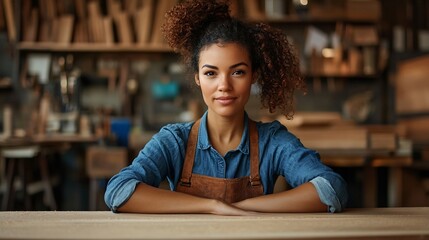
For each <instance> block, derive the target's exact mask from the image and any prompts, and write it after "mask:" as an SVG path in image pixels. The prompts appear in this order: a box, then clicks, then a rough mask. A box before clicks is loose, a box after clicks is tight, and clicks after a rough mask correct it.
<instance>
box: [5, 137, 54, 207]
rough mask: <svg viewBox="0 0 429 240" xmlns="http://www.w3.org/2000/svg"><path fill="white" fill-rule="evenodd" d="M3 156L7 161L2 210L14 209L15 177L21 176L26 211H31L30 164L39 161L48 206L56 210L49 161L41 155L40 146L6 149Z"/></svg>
mask: <svg viewBox="0 0 429 240" xmlns="http://www.w3.org/2000/svg"><path fill="white" fill-rule="evenodd" d="M1 156H2V157H3V158H4V159H5V162H4V163H5V167H7V173H6V179H5V183H6V190H5V194H4V197H3V203H2V210H10V209H12V208H13V204H12V203H13V201H12V200H13V199H14V194H15V177H16V176H17V175H19V177H20V180H21V183H22V191H23V196H24V197H23V199H24V204H25V208H26V210H30V209H31V201H30V197H29V196H28V189H27V188H28V180H29V179H28V164H29V163H30V162H29V161H32V160H34V159H36V158H37V159H38V163H39V168H40V171H41V176H42V184H43V188H44V192H45V194H46V195H45V196H46V197H47V199H48V205H49V207H50V208H51V209H52V210H56V208H57V206H56V202H55V198H54V195H53V192H52V185H51V182H50V177H49V171H48V164H47V159H46V158H45V157H44V156H43V154H41V151H40V148H39V146H36V145H31V146H22V147H21V146H20V147H11V148H4V149H3V150H2V151H1Z"/></svg>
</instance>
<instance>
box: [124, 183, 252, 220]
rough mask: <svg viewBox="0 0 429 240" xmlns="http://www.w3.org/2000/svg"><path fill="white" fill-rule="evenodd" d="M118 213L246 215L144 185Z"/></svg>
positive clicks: (202, 199)
mask: <svg viewBox="0 0 429 240" xmlns="http://www.w3.org/2000/svg"><path fill="white" fill-rule="evenodd" d="M118 211H119V212H134V213H212V214H220V215H246V214H249V213H247V212H246V211H244V210H241V209H238V208H236V207H233V206H230V205H227V204H225V203H223V202H220V201H218V200H214V199H207V198H200V197H195V196H192V195H189V194H185V193H180V192H173V191H169V190H164V189H159V188H155V187H152V186H149V185H147V184H144V183H140V184H138V185H137V187H136V189H135V191H134V193H133V195H132V196H131V197H130V199H128V201H127V202H125V203H124V204H123V205H122V206H121V207H119V208H118Z"/></svg>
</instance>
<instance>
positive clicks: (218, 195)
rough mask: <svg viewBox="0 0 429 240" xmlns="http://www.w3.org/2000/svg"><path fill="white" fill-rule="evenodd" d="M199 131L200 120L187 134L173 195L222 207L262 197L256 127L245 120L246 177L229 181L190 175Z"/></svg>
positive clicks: (250, 121)
mask: <svg viewBox="0 0 429 240" xmlns="http://www.w3.org/2000/svg"><path fill="white" fill-rule="evenodd" d="M199 127H200V120H198V121H196V122H195V123H194V125H193V126H192V129H191V132H190V134H189V138H188V143H187V148H186V157H185V162H184V165H183V169H182V176H181V179H180V181H179V183H178V184H177V187H176V191H177V192H183V193H187V194H191V195H194V196H198V197H204V198H211V199H218V200H221V201H223V202H226V203H234V202H239V201H241V200H244V199H247V198H253V197H257V196H261V195H263V194H264V189H263V186H262V183H261V179H260V177H259V150H258V131H257V129H256V123H255V122H254V121H252V120H249V129H250V176H246V177H241V178H231V179H228V178H216V177H209V176H204V175H199V174H192V168H193V166H194V158H195V149H196V146H197V141H198V129H199Z"/></svg>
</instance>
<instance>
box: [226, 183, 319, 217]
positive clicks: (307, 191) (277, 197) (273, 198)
mask: <svg viewBox="0 0 429 240" xmlns="http://www.w3.org/2000/svg"><path fill="white" fill-rule="evenodd" d="M233 205H234V206H236V207H238V208H240V209H243V210H246V211H255V212H276V213H280V212H326V209H327V206H326V205H325V204H323V203H322V201H321V200H320V198H319V195H318V193H317V190H316V188H315V187H314V185H313V184H312V183H310V182H308V183H304V184H302V185H300V186H299V187H296V188H294V189H291V190H288V191H284V192H280V193H274V194H269V195H263V196H260V197H255V198H249V199H246V200H243V201H241V202H237V203H234V204H233Z"/></svg>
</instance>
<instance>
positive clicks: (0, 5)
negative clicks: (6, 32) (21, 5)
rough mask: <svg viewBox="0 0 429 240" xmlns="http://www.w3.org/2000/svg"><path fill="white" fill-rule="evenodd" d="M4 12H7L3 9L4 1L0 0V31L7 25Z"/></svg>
mask: <svg viewBox="0 0 429 240" xmlns="http://www.w3.org/2000/svg"><path fill="white" fill-rule="evenodd" d="M4 14H5V12H4V11H3V3H2V2H0V31H3V28H5V27H6V23H5V17H4Z"/></svg>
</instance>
